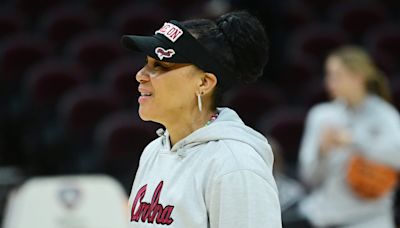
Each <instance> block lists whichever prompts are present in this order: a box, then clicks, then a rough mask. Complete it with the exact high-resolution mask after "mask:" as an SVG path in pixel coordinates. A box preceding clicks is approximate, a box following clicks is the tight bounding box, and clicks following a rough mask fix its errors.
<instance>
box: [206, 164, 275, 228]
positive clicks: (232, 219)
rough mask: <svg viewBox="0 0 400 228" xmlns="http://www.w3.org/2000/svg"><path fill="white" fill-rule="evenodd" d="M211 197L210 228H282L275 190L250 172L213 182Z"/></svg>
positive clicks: (232, 173)
mask: <svg viewBox="0 0 400 228" xmlns="http://www.w3.org/2000/svg"><path fill="white" fill-rule="evenodd" d="M271 178H272V175H271ZM271 181H273V180H271ZM210 197H211V198H210V206H209V219H210V225H211V226H210V228H260V227H263V228H269V227H271V228H280V227H282V223H281V210H280V205H279V199H278V192H277V190H276V186H275V185H274V184H271V183H269V182H268V181H267V180H266V179H265V178H263V177H261V176H259V175H258V174H256V173H255V172H253V171H250V170H238V171H234V172H231V173H228V174H225V175H223V176H222V177H220V178H218V179H216V180H215V181H214V184H213V186H212V189H211V196H210Z"/></svg>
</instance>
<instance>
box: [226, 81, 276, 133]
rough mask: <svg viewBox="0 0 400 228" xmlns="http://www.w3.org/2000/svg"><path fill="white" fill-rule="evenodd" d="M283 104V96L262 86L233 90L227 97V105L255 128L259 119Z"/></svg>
mask: <svg viewBox="0 0 400 228" xmlns="http://www.w3.org/2000/svg"><path fill="white" fill-rule="evenodd" d="M281 102H282V97H281V94H280V93H279V92H278V91H277V90H274V89H273V88H269V87H267V86H262V85H258V86H257V85H252V86H246V87H240V88H238V89H233V90H232V91H231V92H230V94H228V95H227V98H226V101H225V103H226V105H227V106H228V107H231V108H233V109H234V110H235V111H237V112H238V114H239V116H240V117H241V118H242V120H243V121H244V122H245V124H247V125H249V126H252V127H254V126H255V124H256V122H257V121H258V118H259V117H260V116H261V115H262V114H263V113H265V112H267V111H270V110H272V109H273V108H275V107H276V106H278V105H280V104H281Z"/></svg>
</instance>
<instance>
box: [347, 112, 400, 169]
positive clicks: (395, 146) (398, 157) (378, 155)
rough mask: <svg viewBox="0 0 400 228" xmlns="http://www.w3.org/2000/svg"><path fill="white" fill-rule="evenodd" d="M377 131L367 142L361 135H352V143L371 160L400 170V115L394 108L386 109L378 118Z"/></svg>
mask: <svg viewBox="0 0 400 228" xmlns="http://www.w3.org/2000/svg"><path fill="white" fill-rule="evenodd" d="M376 127H377V129H376V130H377V132H376V136H375V137H374V139H373V140H370V141H368V142H366V141H365V139H363V138H361V137H354V138H353V144H354V146H355V147H356V148H358V149H360V150H362V151H364V152H365V154H366V155H367V157H368V158H369V159H371V160H374V161H377V162H381V163H383V164H386V165H389V166H391V167H393V168H395V169H397V170H400V117H399V115H398V113H397V112H396V111H394V110H388V112H386V113H384V115H382V116H381V118H379V123H378V124H377V125H376Z"/></svg>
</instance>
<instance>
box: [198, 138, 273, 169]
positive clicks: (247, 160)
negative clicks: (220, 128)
mask: <svg viewBox="0 0 400 228" xmlns="http://www.w3.org/2000/svg"><path fill="white" fill-rule="evenodd" d="M212 147H213V149H212V150H210V149H208V150H207V151H208V153H207V152H206V153H205V154H204V156H206V157H208V159H210V161H211V164H214V165H215V166H217V167H219V172H218V173H219V175H224V174H228V173H232V172H236V171H252V172H255V173H258V174H260V175H262V176H265V174H266V172H269V171H272V164H273V155H272V150H271V148H270V147H269V146H268V145H267V146H266V147H265V149H264V150H263V151H260V150H257V149H256V148H254V147H252V146H251V145H249V144H247V143H244V142H240V141H236V140H220V141H216V142H214V145H212Z"/></svg>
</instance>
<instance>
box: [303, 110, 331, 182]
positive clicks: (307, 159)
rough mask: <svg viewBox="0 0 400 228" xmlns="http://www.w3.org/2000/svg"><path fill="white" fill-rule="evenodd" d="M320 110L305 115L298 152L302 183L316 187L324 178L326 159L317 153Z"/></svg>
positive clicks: (319, 133)
mask: <svg viewBox="0 0 400 228" xmlns="http://www.w3.org/2000/svg"><path fill="white" fill-rule="evenodd" d="M320 111H321V110H320V109H315V108H314V109H312V110H311V111H310V112H309V114H308V115H307V119H306V122H305V125H304V126H305V127H304V131H303V137H302V140H301V144H300V151H299V173H300V177H301V179H302V181H304V182H305V183H306V184H307V185H309V186H316V185H318V184H319V183H321V181H322V180H323V178H324V176H325V169H324V167H325V166H326V164H325V163H327V160H326V158H323V157H321V155H320V153H319V140H320V135H321V118H320Z"/></svg>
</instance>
